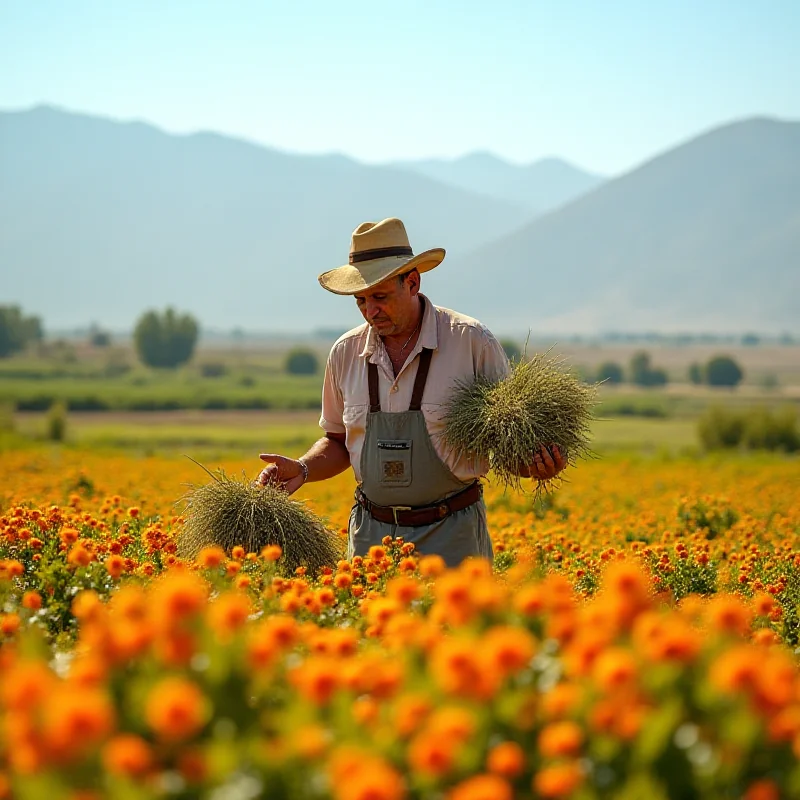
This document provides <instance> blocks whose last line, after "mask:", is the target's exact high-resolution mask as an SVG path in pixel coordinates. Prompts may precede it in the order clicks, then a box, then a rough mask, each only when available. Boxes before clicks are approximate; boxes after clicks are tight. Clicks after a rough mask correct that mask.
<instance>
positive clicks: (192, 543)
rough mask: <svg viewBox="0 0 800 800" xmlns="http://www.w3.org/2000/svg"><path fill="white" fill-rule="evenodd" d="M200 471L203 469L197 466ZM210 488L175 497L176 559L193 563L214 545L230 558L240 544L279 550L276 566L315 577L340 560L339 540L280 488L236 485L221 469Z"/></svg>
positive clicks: (255, 550)
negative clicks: (178, 523) (181, 520)
mask: <svg viewBox="0 0 800 800" xmlns="http://www.w3.org/2000/svg"><path fill="white" fill-rule="evenodd" d="M203 469H205V467H203ZM206 472H208V474H209V475H210V476H211V477H212V479H213V480H212V481H211V482H210V483H206V484H203V485H200V486H193V487H192V488H191V490H190V491H189V492H187V493H186V494H185V495H184V496H183V497H182V498H181V501H180V502H181V504H182V510H183V513H184V515H185V517H186V522H185V524H184V527H183V531H182V532H181V535H180V537H179V538H178V554H179V555H180V556H181V557H182V558H185V559H192V560H193V559H194V558H195V557H196V556H197V554H198V553H199V552H200V550H202V549H203V548H204V547H207V546H211V545H217V546H219V547H221V548H222V549H223V550H225V552H226V553H230V552H231V550H232V549H233V548H234V547H235V546H236V545H241V546H242V547H243V548H244V549H245V551H247V552H248V553H260V552H261V550H262V549H263V548H264V547H266V546H267V545H271V544H277V545H280V547H281V549H282V551H283V556H282V558H281V561H280V562H279V564H280V565H281V566H282V568H283V570H284V571H285V572H286V573H287V574H294V571H295V569H297V567H300V566H303V567H306V568H307V569H308V571H309V572H311V573H316V572H318V571H319V570H320V568H322V567H324V566H335V564H336V562H337V560H338V559H340V558H341V557H342V553H343V550H344V548H343V544H342V541H341V539H340V538H339V537H338V536H337V535H336V534H335V533H334V532H333V531H331V530H329V529H328V528H327V527H326V526H325V524H324V522H323V521H322V520H321V519H320V518H319V517H317V516H316V515H315V514H313V513H312V512H311V511H310V510H309V509H308V508H307V507H306V506H305V505H304V504H303V503H300V502H298V501H297V500H292V499H291V498H290V497H289V495H288V494H286V492H285V491H283V490H282V489H279V488H276V487H274V486H260V485H259V484H255V483H253V482H252V481H249V480H247V479H245V478H243V479H242V480H237V479H235V478H231V477H229V476H228V475H226V474H225V472H224V470H221V469H220V470H217V471H216V472H212V471H211V470H208V469H206Z"/></svg>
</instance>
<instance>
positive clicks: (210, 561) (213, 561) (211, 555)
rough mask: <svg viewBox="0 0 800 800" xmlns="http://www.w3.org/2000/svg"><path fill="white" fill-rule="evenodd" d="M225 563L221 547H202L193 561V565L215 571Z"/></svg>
mask: <svg viewBox="0 0 800 800" xmlns="http://www.w3.org/2000/svg"><path fill="white" fill-rule="evenodd" d="M224 561H225V551H224V550H223V549H222V548H221V547H216V546H215V547H204V548H203V549H202V550H201V551H200V552H199V553H198V554H197V558H196V559H195V564H197V565H198V566H200V567H203V568H204V569H215V568H216V567H218V566H219V565H220V564H222V563H223V562H224Z"/></svg>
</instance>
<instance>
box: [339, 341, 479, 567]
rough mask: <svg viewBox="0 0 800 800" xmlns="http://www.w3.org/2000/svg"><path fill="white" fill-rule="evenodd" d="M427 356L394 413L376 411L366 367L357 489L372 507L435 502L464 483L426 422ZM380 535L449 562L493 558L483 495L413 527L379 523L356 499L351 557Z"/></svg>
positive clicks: (425, 353) (372, 378)
mask: <svg viewBox="0 0 800 800" xmlns="http://www.w3.org/2000/svg"><path fill="white" fill-rule="evenodd" d="M432 357H433V351H432V350H427V349H423V350H422V352H421V353H420V355H419V356H418V358H417V360H418V364H417V376H416V379H415V382H414V391H413V395H412V398H411V405H410V407H409V410H408V411H400V412H394V413H390V412H386V411H381V407H380V400H379V395H378V368H377V366H376V365H375V364H372V363H370V364H368V365H367V366H368V378H369V381H368V382H369V403H370V410H369V415H368V416H367V425H366V430H365V435H364V446H363V449H362V451H361V476H362V483H361V491H362V492H363V493H364V494H365V495H366V496H367V498H369V500H370V501H371V502H373V503H375V504H377V505H381V506H401V507H409V506H410V507H412V508H416V507H420V506H430V505H435V504H436V503H438V502H441V500H443V499H444V498H446V497H449V496H451V495H453V494H456V493H458V492H460V491H462V490H463V489H465V488H466V487H467V486H469V483H464V482H463V481H461V480H459V479H458V478H456V476H455V475H453V473H452V472H451V471H450V469H449V468H448V467H447V466H446V465H445V464H444V463H443V462H442V460H441V459H440V458H439V456H438V455H437V453H436V450H435V449H434V447H433V442H432V441H431V437H430V435H429V433H428V427H427V425H426V424H425V417H424V415H423V413H422V410H421V403H422V395H423V393H424V391H425V382H426V381H427V377H428V366H429V365H430V363H431V359H432ZM384 536H391V537H392V538H394V537H397V536H402V537H403V539H404V540H405V541H406V542H413V543H414V544H415V546H416V551H417V552H418V553H422V554H429V553H437V554H438V555H440V556H442V558H444V560H445V562H446V563H447V565H448V566H457V565H458V564H459V563H461V561H463V560H464V559H465V558H467V557H468V556H482V557H484V558H488V559H490V560H491V559H492V557H493V552H492V543H491V540H490V538H489V531H488V528H487V525H486V506H485V505H484V502H483V498H481V499H480V500H479V501H478V502H477V503H473V504H472V505H471V506H468V507H467V508H464V509H461V510H460V511H456V512H455V513H454V514H451V515H450V516H449V517H446V518H445V519H443V520H439V521H437V522H434V523H433V524H431V525H421V526H413V527H407V526H403V525H394V524H391V523H386V522H380V521H378V520H376V519H374V518H373V517H372V516H371V514H370V513H369V512H368V511H367V510H366V509H365V508H364V507H363V506H361V505H359V504H358V503H356V505H355V506H353V510H352V512H351V513H350V547H349V554H350V556H351V557H352V556H354V555H366V553H367V551H368V550H369V548H370V547H371V546H372V545H376V544H381V540H382V539H383V538H384Z"/></svg>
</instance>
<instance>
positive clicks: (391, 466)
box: [378, 439, 412, 486]
mask: <svg viewBox="0 0 800 800" xmlns="http://www.w3.org/2000/svg"><path fill="white" fill-rule="evenodd" d="M411 446H412V440H411V439H378V470H379V473H378V474H379V481H380V483H381V485H382V486H410V485H411V477H412V476H411Z"/></svg>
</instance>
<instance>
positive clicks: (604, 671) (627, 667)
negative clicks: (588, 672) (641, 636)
mask: <svg viewBox="0 0 800 800" xmlns="http://www.w3.org/2000/svg"><path fill="white" fill-rule="evenodd" d="M637 672H638V670H637V665H636V659H635V658H634V657H633V654H632V653H630V652H629V651H628V650H623V649H622V648H621V647H612V648H608V649H606V650H603V651H602V652H601V653H600V655H599V656H598V657H597V660H596V661H595V663H594V668H593V670H592V675H593V677H594V680H595V682H596V683H597V685H598V686H600V688H601V689H603V690H604V691H606V692H612V691H614V690H616V689H620V688H623V687H627V686H630V685H631V683H632V682H633V681H634V679H635V678H636V675H637Z"/></svg>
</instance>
